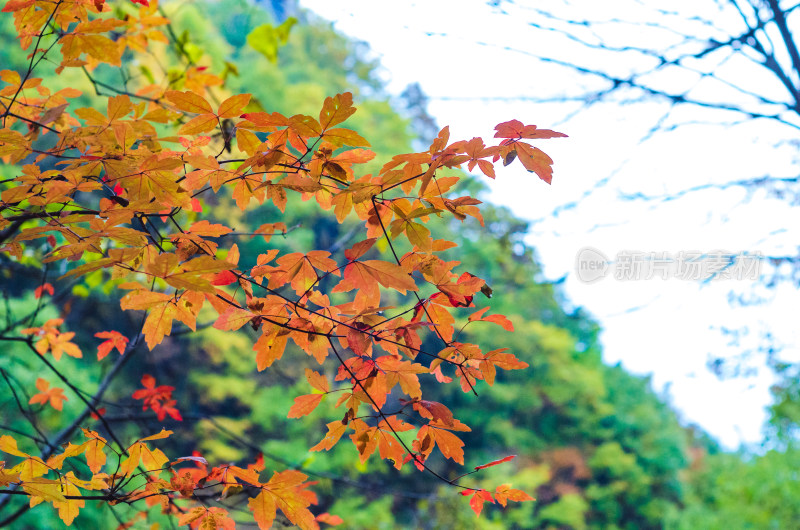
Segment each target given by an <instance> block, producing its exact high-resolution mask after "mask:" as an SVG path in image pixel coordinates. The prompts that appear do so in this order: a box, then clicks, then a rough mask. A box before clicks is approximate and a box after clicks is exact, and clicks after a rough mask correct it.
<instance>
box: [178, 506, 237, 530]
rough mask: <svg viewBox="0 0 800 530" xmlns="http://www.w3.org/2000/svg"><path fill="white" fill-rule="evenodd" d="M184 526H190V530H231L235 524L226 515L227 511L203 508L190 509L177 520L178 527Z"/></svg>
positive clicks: (216, 508)
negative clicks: (193, 529) (191, 529)
mask: <svg viewBox="0 0 800 530" xmlns="http://www.w3.org/2000/svg"><path fill="white" fill-rule="evenodd" d="M185 524H188V525H191V526H192V528H200V529H202V530H211V529H217V528H221V529H224V530H233V529H234V528H236V523H235V522H234V520H233V519H231V518H230V516H229V515H228V510H225V509H223V508H218V507H216V506H215V507H212V508H207V507H205V506H197V507H195V508H192V509H191V510H189V511H188V512H187V513H185V514H183V515H182V516H181V517H180V518H179V519H178V525H181V526H182V525H185Z"/></svg>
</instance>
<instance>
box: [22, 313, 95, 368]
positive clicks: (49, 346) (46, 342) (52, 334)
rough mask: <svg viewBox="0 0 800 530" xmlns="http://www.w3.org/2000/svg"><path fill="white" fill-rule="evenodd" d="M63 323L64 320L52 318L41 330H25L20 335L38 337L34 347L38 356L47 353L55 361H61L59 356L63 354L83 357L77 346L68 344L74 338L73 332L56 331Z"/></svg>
mask: <svg viewBox="0 0 800 530" xmlns="http://www.w3.org/2000/svg"><path fill="white" fill-rule="evenodd" d="M63 323H64V319H62V318H53V319H50V320H48V321H47V322H45V323H44V325H43V326H42V327H41V328H26V329H23V330H22V331H21V333H23V334H24V335H36V336H37V337H40V339H39V340H38V341H37V342H36V344H35V345H34V347H35V349H36V351H37V352H38V353H39V354H40V355H44V354H45V353H47V352H48V351H49V352H50V353H52V354H53V357H55V359H56V361H58V360H61V355H63V354H65V353H66V354H67V355H69V356H70V357H76V358H81V357H83V353H81V349H80V348H79V347H78V345H77V344H74V343H72V342H70V339H72V337H74V336H75V332H74V331H70V332H67V333H62V332H61V331H59V330H58V327H59V326H60V325H61V324H63Z"/></svg>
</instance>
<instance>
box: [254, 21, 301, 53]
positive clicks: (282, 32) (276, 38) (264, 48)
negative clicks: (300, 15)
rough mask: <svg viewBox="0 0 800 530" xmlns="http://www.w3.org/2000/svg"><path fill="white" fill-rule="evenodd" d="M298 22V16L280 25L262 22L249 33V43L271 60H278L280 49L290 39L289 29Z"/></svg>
mask: <svg viewBox="0 0 800 530" xmlns="http://www.w3.org/2000/svg"><path fill="white" fill-rule="evenodd" d="M296 23H297V19H296V18H294V17H289V18H287V19H286V20H285V21H284V22H283V24H281V25H280V26H278V27H275V26H273V25H272V24H262V25H261V26H258V27H257V28H255V29H254V30H253V31H251V32H250V34H249V35H247V44H249V45H250V46H252V48H253V49H254V50H256V51H257V52H259V53H260V54H261V55H263V56H264V57H266V58H267V60H268V61H269V62H271V63H275V62H277V61H278V49H279V48H280V47H281V46H283V45H284V44H286V43H287V42H288V41H289V31H290V30H291V29H292V26H294V25H295V24H296Z"/></svg>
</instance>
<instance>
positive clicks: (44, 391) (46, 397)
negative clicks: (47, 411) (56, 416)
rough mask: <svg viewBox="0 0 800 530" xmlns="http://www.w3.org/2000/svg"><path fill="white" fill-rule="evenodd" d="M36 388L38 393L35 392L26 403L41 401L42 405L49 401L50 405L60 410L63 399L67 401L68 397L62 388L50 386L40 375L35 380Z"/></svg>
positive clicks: (62, 405) (62, 406)
mask: <svg viewBox="0 0 800 530" xmlns="http://www.w3.org/2000/svg"><path fill="white" fill-rule="evenodd" d="M36 388H38V389H39V393H38V394H35V395H34V396H33V397H32V398H31V399H30V401H28V404H31V405H32V404H34V403H41V404H42V405H44V404H45V403H48V402H49V403H50V406H51V407H53V408H54V409H56V410H58V411H61V410H62V409H63V408H64V401H69V398H68V397H66V396H65V395H64V389H63V388H57V387H53V388H50V383H48V382H47V381H46V380H44V379H42V378H41V377H40V378H38V379H37V380H36Z"/></svg>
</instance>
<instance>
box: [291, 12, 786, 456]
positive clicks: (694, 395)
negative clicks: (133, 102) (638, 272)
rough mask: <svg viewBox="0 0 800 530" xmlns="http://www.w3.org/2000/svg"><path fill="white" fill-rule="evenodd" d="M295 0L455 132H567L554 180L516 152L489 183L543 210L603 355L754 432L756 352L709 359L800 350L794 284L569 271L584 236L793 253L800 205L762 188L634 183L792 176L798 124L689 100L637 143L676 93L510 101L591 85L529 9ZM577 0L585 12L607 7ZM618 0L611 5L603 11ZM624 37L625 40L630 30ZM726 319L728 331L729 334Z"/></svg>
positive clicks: (555, 252)
mask: <svg viewBox="0 0 800 530" xmlns="http://www.w3.org/2000/svg"><path fill="white" fill-rule="evenodd" d="M301 3H302V4H303V5H304V6H305V7H308V8H309V9H311V10H313V11H315V12H316V13H318V14H319V15H320V16H322V17H323V18H326V19H328V20H331V21H333V23H334V26H335V27H336V28H337V29H338V30H340V31H342V32H343V33H345V34H348V35H350V36H352V37H354V38H357V39H360V40H363V41H366V42H367V43H368V44H369V45H370V47H371V48H372V50H373V52H374V53H375V54H376V55H377V56H378V57H379V58H380V59H381V62H382V64H383V66H384V71H383V75H384V77H385V79H386V81H387V82H388V86H389V90H390V92H392V93H394V94H398V93H399V92H401V91H402V90H403V88H405V86H407V85H408V84H409V83H413V82H418V83H419V84H420V85H421V86H422V88H423V90H424V91H425V92H426V93H427V94H428V95H429V96H430V97H431V100H432V101H431V105H430V108H429V111H430V112H431V114H432V115H433V116H434V117H435V118H436V119H437V120H438V122H439V124H440V125H442V126H443V125H450V128H451V138H452V139H460V138H464V139H469V138H472V137H473V136H484V137H491V136H492V135H493V130H492V129H493V127H494V125H495V124H497V123H499V122H502V121H506V120H509V119H512V118H517V119H519V120H521V121H523V122H524V123H533V124H536V125H538V126H540V127H544V128H555V129H557V130H559V131H562V132H565V133H566V134H568V135H569V138H566V139H553V140H547V141H543V142H541V144H539V147H540V148H542V149H543V150H544V151H545V152H547V153H548V154H549V155H550V156H551V157H552V158H553V159H554V160H555V161H556V163H555V166H554V167H555V176H554V179H553V183H552V186H547V185H546V184H544V183H542V182H541V181H539V180H538V179H537V178H536V177H535V176H533V175H530V174H528V173H527V172H525V171H524V169H520V168H518V167H516V166H517V165H516V164H515V165H513V166H510V167H509V168H505V169H502V170H500V171H498V178H497V180H496V181H494V182H491V183H490V184H491V187H492V191H491V200H492V201H493V202H496V203H499V204H503V205H506V206H508V207H510V208H511V209H512V210H513V211H514V212H515V213H516V214H517V215H518V216H520V217H522V218H525V219H528V220H532V221H535V222H534V224H533V225H532V230H531V234H530V236H529V237H528V242H529V243H530V244H531V245H532V246H533V247H535V248H536V250H537V252H538V254H539V257H540V259H541V262H542V264H543V266H544V273H545V276H546V277H547V279H551V280H552V279H557V278H562V277H565V276H566V280H565V282H564V286H565V290H566V294H567V296H568V298H569V300H570V302H571V303H572V304H574V305H575V306H584V307H585V308H586V309H587V310H588V311H589V312H590V313H591V314H592V315H593V316H594V317H595V318H596V319H597V320H598V321H599V322H600V324H601V325H602V327H603V329H604V331H603V333H602V335H601V340H602V343H603V347H604V358H605V360H606V361H607V362H608V363H616V362H622V364H623V365H624V366H625V367H626V368H627V369H628V370H630V371H632V372H634V373H637V374H642V375H645V374H652V376H653V385H654V388H655V389H656V390H657V391H658V392H660V393H662V394H663V395H664V396H665V397H667V398H668V399H669V400H670V402H671V403H672V404H673V405H674V406H675V407H676V408H677V409H678V410H679V413H680V415H681V417H682V419H683V420H684V422H685V423H698V424H700V425H701V426H702V427H703V428H705V429H706V430H708V431H709V432H710V433H711V434H713V435H714V436H715V437H717V438H718V439H719V440H720V441H722V442H723V443H724V444H725V445H726V446H728V447H731V448H733V447H736V446H738V445H739V444H740V443H742V442H744V443H747V444H756V443H758V442H759V441H760V440H761V438H762V436H761V427H762V424H763V422H764V420H765V419H766V414H765V410H764V407H765V406H766V405H767V404H768V403H769V391H768V389H769V385H770V383H771V376H770V374H769V372H768V371H767V370H764V369H763V367H761V362H760V361H759V359H761V357H759V356H756V359H755V360H752V361H749V362H747V363H746V364H745V365H744V366H745V367H746V368H749V369H751V370H752V369H757V370H758V372H757V375H754V376H751V377H746V378H745V377H738V378H733V379H730V378H729V379H727V380H724V381H720V380H719V379H718V378H717V377H716V376H715V375H713V374H712V373H711V372H710V371H709V370H708V368H707V366H706V365H707V362H708V360H709V358H711V357H712V356H723V357H735V356H737V355H741V354H743V353H746V352H747V351H749V350H753V349H756V348H758V347H759V346H762V345H764V344H766V342H765V340H764V338H763V335H764V334H765V333H769V334H771V336H772V338H773V340H774V341H775V343H776V344H777V345H778V346H784V348H783V351H782V353H781V355H782V356H783V357H785V358H787V359H795V360H797V359H798V358H800V354H799V353H798V350H797V346H796V345H798V344H800V336H798V331H797V325H796V320H797V307H798V301H799V300H798V292H797V290H796V289H795V288H793V287H791V286H789V285H786V284H784V285H782V286H780V287H779V288H777V289H772V290H769V289H765V288H763V282H758V281H752V280H733V279H731V280H719V281H712V282H700V281H689V280H680V279H677V278H671V279H667V280H663V279H659V278H653V279H649V280H644V279H642V280H639V281H635V280H627V281H623V280H617V279H615V278H614V277H613V271H614V269H613V266H614V265H615V264H612V268H611V269H610V272H609V276H608V277H606V278H604V279H602V280H599V281H597V282H594V283H591V284H587V283H585V282H582V281H581V280H580V278H579V277H578V275H577V274H576V272H575V266H576V256H577V254H578V252H579V251H580V249H582V248H585V247H591V248H594V249H597V250H598V251H600V252H601V253H602V254H604V255H605V256H607V257H608V258H609V259H610V260H611V261H615V259H616V258H617V257H618V254H619V253H620V252H622V253H623V254H624V253H625V252H629V251H630V252H633V251H640V252H661V253H663V252H666V253H668V255H669V256H671V257H677V256H678V255H679V253H680V252H681V251H686V252H688V251H702V252H712V251H715V250H726V251H730V252H739V251H745V252H748V253H751V254H752V253H758V252H761V253H763V254H765V255H792V254H796V253H797V241H798V238H797V236H798V233H797V232H798V227H800V222H798V221H800V213H798V212H800V209H798V208H797V207H795V208H792V207H791V206H790V204H789V203H788V201H786V200H781V199H777V198H775V197H771V196H769V195H768V194H767V193H766V192H764V191H763V190H762V191H755V192H754V193H750V194H748V193H747V192H746V191H745V190H743V189H741V188H737V187H734V188H729V189H726V190H719V189H708V190H705V191H696V192H692V193H690V194H687V195H686V196H685V197H682V198H680V199H679V200H668V201H654V200H646V201H642V200H634V199H631V198H630V196H631V195H635V194H638V193H642V194H646V195H649V196H654V195H655V196H659V195H664V194H666V195H673V194H675V193H679V192H680V191H681V190H686V189H689V188H692V187H695V186H698V185H702V184H706V183H710V184H715V183H716V184H718V183H724V182H729V181H732V180H737V179H744V178H752V177H758V176H763V175H767V174H770V175H778V176H792V175H796V174H797V162H798V161H797V158H796V146H791V145H787V143H786V140H787V139H789V138H794V137H796V136H797V134H796V133H797V131H796V130H794V131H793V130H792V129H790V128H788V127H785V126H778V125H776V124H774V123H770V122H767V121H763V122H749V123H745V124H740V125H737V126H734V127H722V126H719V125H713V123H716V122H717V121H718V116H716V115H711V114H708V115H706V114H705V113H704V112H702V111H699V110H698V109H697V108H688V107H687V108H686V109H676V110H673V112H672V113H671V114H670V116H669V120H671V122H675V123H678V122H680V123H683V122H693V123H695V124H692V125H684V126H681V127H678V128H676V129H674V130H673V131H671V132H660V133H656V134H655V135H654V136H653V137H652V138H649V139H647V140H646V141H642V139H643V138H645V137H646V136H647V135H648V132H649V131H650V129H651V127H652V125H653V123H655V122H656V121H657V120H659V119H661V118H662V117H663V116H664V114H665V112H666V111H668V110H669V106H668V105H666V104H664V103H659V102H651V103H638V104H628V105H620V104H619V103H616V102H613V101H612V102H608V103H603V104H598V105H594V106H591V107H588V108H584V109H581V110H580V111H579V112H577V113H574V115H573V116H572V117H571V118H569V119H567V120H565V116H568V115H569V114H570V113H571V111H574V110H575V109H576V108H578V107H577V106H576V104H575V103H570V104H558V103H547V104H533V103H528V102H524V101H519V100H505V99H504V98H508V97H514V96H519V95H524V94H535V95H537V96H542V97H544V96H549V95H558V94H559V93H568V92H569V91H570V90H571V89H572V88H574V87H575V84H576V83H582V82H584V79H583V78H581V77H580V76H576V75H574V74H569V73H567V72H565V71H563V70H560V69H554V68H552V67H550V66H547V65H541V64H538V63H537V62H536V61H535V60H534V59H533V58H532V57H531V56H530V53H531V52H532V51H535V50H537V49H539V48H538V47H542V46H545V47H547V46H550V47H552V46H560V45H561V44H560V41H557V40H556V39H555V38H554V37H552V36H549V37H548V36H547V35H542V34H539V33H537V32H534V31H532V28H531V26H530V25H529V22H530V21H531V20H534V18H532V17H534V14H530V13H528V14H527V15H526V14H525V13H524V12H523V16H519V15H518V14H511V15H510V14H508V13H501V12H499V11H498V10H497V9H493V8H492V7H490V6H488V5H487V4H486V3H484V2H481V1H478V0H469V1H464V0H461V1H458V2H455V1H449V0H448V1H437V2H420V3H417V2H410V1H396V2H392V3H391V8H388V9H387V4H386V3H381V2H369V1H361V0H358V1H357V0H340V1H337V2H327V1H323V0H303V1H302V2H301ZM578 3H579V4H581V2H578ZM521 4H523V5H525V2H521ZM535 4H537V5H542V4H541V3H535ZM582 4H583V5H584V8H585V9H592V6H599V5H600V4H597V3H591V2H588V3H587V2H583V3H582ZM695 4H697V2H695ZM551 5H555V4H551ZM615 5H617V4H615V3H602V6H603V9H609V8H610V6H611V8H613V6H615ZM675 5H676V6H678V7H675V9H679V5H678V4H675ZM631 31H632V33H631V34H630V35H631V37H630V38H639V39H641V38H642V35H645V36H647V38H652V39H658V38H659V35H658V34H656V33H655V32H653V33H646V32H645V33H643V32H642V30H641V28H638V27H634V28H632V30H631ZM615 36H616V37H618V38H619V39H620V41H621V42H622V43H624V42H625V39H626V35H625V34H624V33H622V34H620V33H619V32H617V33H616V34H615ZM563 50H564V52H563V53H564V55H563V58H564V59H565V60H569V59H570V57H571V55H570V54H576V53H580V52H579V51H578V50H576V49H575V48H571V47H570V46H569V45H568V44H563ZM734 65H735V63H734ZM626 66H627V65H625V64H611V65H609V67H610V68H623V69H624V68H625V67H626ZM738 68H741V69H742V70H741V71H742V72H743V74H742V75H743V76H745V77H746V80H747V81H748V82H750V81H752V80H753V79H755V77H754V76H753V75H752V74H751V72H747V71H746V70H745V69H744V68H745V66H744V65H742V66H740V67H738ZM735 71H737V70H734V72H735ZM703 88H704V87H703V86H699V87H698V90H700V91H702V90H703ZM755 89H760V87H755ZM773 89H774V87H772V86H768V87H766V88H765V89H764V90H767V91H768V90H773ZM482 98H484V99H482ZM697 122H700V123H697ZM704 122H706V123H704ZM707 122H710V123H712V124H709V123H707ZM765 271H766V268H764V270H762V272H765ZM737 296H742V297H745V298H747V299H753V298H754V297H756V298H759V299H760V300H761V301H760V303H758V304H750V305H747V306H744V307H742V306H740V305H738V304H732V303H731V302H730V299H731V298H732V297H737ZM725 330H730V331H733V332H734V333H735V334H736V335H735V337H736V340H735V341H734V340H733V337H734V335H732V334H731V333H728V332H726V331H725ZM759 368H761V369H759Z"/></svg>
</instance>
